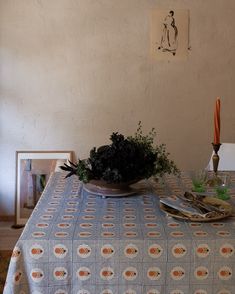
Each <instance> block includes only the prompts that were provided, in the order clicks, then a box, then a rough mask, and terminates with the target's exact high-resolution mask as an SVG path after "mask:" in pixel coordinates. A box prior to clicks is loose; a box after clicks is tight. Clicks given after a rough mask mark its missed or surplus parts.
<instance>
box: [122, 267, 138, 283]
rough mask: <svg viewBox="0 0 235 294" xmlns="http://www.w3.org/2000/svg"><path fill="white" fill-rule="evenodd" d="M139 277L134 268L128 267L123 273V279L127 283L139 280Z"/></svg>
mask: <svg viewBox="0 0 235 294" xmlns="http://www.w3.org/2000/svg"><path fill="white" fill-rule="evenodd" d="M137 275H138V271H137V269H136V268H135V267H133V266H129V267H127V268H126V269H125V270H124V271H123V273H122V276H123V278H124V279H125V280H127V281H133V280H135V279H136V278H137Z"/></svg>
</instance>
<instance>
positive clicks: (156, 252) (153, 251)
mask: <svg viewBox="0 0 235 294" xmlns="http://www.w3.org/2000/svg"><path fill="white" fill-rule="evenodd" d="M162 252H163V249H162V247H161V246H160V245H159V244H152V245H150V246H149V248H148V255H149V256H150V257H152V258H159V257H160V256H161V255H162Z"/></svg>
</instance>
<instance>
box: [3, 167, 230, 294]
mask: <svg viewBox="0 0 235 294" xmlns="http://www.w3.org/2000/svg"><path fill="white" fill-rule="evenodd" d="M65 175H66V174H65V173H64V172H55V173H53V174H52V175H51V177H50V179H49V181H48V183H47V185H46V188H45V190H44V192H43V194H42V196H41V197H40V199H39V201H38V203H37V205H36V207H35V209H34V211H33V212H32V214H31V216H30V218H29V220H28V222H27V224H26V225H25V227H24V230H23V232H22V234H21V236H20V238H19V240H18V241H17V243H16V245H15V247H14V249H13V252H12V257H11V260H10V264H9V269H8V274H7V279H6V284H5V288H4V292H3V293H4V294H10V293H20V294H24V293H25V294H27V293H30V294H31V293H32V294H52V293H53V294H70V293H72V294H75V293H76V294H234V293H235V216H234V215H231V216H230V217H227V218H224V219H220V220H216V221H213V220H212V221H209V222H200V221H198V222H193V221H190V220H187V219H186V220H184V219H178V218H175V217H172V215H169V214H167V213H165V212H164V211H162V209H161V207H160V199H163V198H164V197H168V196H171V195H177V194H182V193H184V192H185V191H190V190H191V189H192V181H191V178H190V174H189V173H188V172H182V173H181V176H180V177H177V176H174V175H166V176H164V178H162V180H160V181H158V182H155V181H150V180H143V181H141V182H139V183H137V184H136V185H134V186H133V187H134V188H133V189H135V191H136V192H135V193H134V194H133V195H129V196H125V195H121V196H120V195H119V197H102V195H101V196H100V195H96V194H95V193H94V192H91V191H89V190H88V189H86V188H85V186H84V184H83V183H82V182H80V181H79V179H78V177H76V176H71V177H70V178H67V179H65ZM230 176H231V184H233V185H231V187H230V200H229V203H230V204H231V205H235V172H230ZM210 189H211V192H212V194H213V189H212V188H210Z"/></svg>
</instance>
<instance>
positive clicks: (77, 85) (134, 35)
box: [0, 0, 235, 214]
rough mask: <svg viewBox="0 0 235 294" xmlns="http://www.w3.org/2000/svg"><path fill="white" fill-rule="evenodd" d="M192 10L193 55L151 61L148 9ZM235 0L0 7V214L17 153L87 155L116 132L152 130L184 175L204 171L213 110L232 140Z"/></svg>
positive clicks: (71, 0)
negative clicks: (60, 151)
mask: <svg viewBox="0 0 235 294" xmlns="http://www.w3.org/2000/svg"><path fill="white" fill-rule="evenodd" d="M158 7H159V8H167V9H168V8H171V9H177V8H180V9H189V10H190V45H191V47H192V50H191V51H190V52H189V57H188V59H187V60H186V61H182V62H165V61H164V62H163V61H162V62H156V61H152V60H151V58H150V56H149V52H150V48H149V43H150V41H149V37H150V32H149V28H150V22H149V20H150V12H151V9H152V8H158ZM234 11H235V1H234V0H197V1H196V0H194V1H193V0H171V1H170V0H37V1H36V0H20V1H19V0H0V35H1V40H0V42H1V43H0V63H1V76H0V78H1V79H0V80H1V85H0V86H1V96H0V132H1V133H0V136H1V140H0V162H1V164H0V214H2V213H5V214H12V213H13V211H14V190H15V186H14V184H15V151H16V150H35V149H36V150H37V149H39V150H40V149H42V150H53V149H54V150H56V149H57V150H58V149H65V150H69V149H71V150H74V151H76V154H77V155H80V156H81V157H86V156H87V155H88V151H89V150H90V148H91V147H93V146H98V145H100V144H103V143H104V142H108V137H109V135H110V133H111V132H112V131H120V132H122V133H125V134H131V133H133V132H134V130H135V129H136V126H137V123H138V121H139V120H142V122H143V125H144V129H145V130H148V129H149V128H151V127H153V126H154V127H156V129H157V132H158V140H159V142H165V143H166V144H167V146H168V149H169V151H170V152H171V155H172V158H173V159H175V161H176V163H177V164H178V166H179V167H180V168H181V169H192V168H199V167H203V166H205V165H206V162H207V158H208V157H209V154H210V152H211V147H210V143H211V141H212V139H213V123H212V119H213V107H214V100H215V98H216V96H221V97H222V101H221V103H222V113H221V116H222V141H227V142H229V141H234V137H235V136H234V132H235V131H234V130H235V117H234V106H235V100H234V97H233V96H234V92H235V78H234V68H235V55H234V46H235V38H234V30H235V18H234Z"/></svg>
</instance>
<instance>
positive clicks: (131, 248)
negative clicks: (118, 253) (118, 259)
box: [124, 244, 139, 258]
mask: <svg viewBox="0 0 235 294" xmlns="http://www.w3.org/2000/svg"><path fill="white" fill-rule="evenodd" d="M138 253H139V249H138V247H137V246H136V245H134V244H128V245H126V247H125V249H124V254H125V256H126V257H128V258H135V257H136V256H137V255H138Z"/></svg>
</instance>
